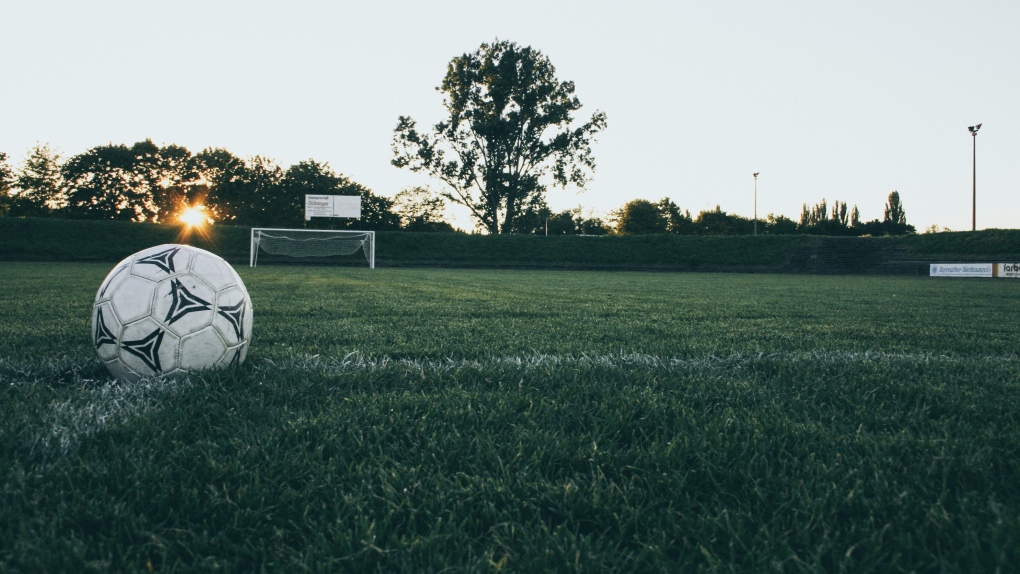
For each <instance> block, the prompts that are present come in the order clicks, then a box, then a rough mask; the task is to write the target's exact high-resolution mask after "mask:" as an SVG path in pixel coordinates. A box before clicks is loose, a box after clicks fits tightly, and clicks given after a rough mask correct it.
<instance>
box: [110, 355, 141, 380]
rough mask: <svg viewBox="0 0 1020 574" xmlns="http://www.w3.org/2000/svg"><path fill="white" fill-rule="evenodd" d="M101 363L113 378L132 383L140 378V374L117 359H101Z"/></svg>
mask: <svg viewBox="0 0 1020 574" xmlns="http://www.w3.org/2000/svg"><path fill="white" fill-rule="evenodd" d="M103 364H104V365H106V370H107V371H110V374H111V375H113V377H114V378H115V379H118V380H121V381H127V382H129V383H134V382H136V381H138V380H139V379H141V378H142V375H140V374H138V373H136V372H134V371H132V370H131V369H129V368H128V367H127V365H125V364H124V363H123V362H121V361H120V360H119V359H114V360H112V361H103Z"/></svg>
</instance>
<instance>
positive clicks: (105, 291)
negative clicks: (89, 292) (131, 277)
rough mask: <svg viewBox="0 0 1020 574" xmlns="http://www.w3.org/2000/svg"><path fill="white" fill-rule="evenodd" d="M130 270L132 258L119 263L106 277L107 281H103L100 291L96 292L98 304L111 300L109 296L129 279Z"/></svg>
mask: <svg viewBox="0 0 1020 574" xmlns="http://www.w3.org/2000/svg"><path fill="white" fill-rule="evenodd" d="M129 269H131V258H130V257H129V258H128V259H125V260H123V261H121V262H120V263H118V264H117V266H116V267H114V268H113V270H112V271H110V273H109V274H108V275H107V276H106V279H103V283H102V284H101V285H100V286H99V291H97V292H96V303H99V302H100V301H108V300H109V296H110V295H111V294H112V293H113V292H114V291H116V290H117V285H119V284H120V283H121V282H122V281H124V279H126V278H127V277H128V270H129Z"/></svg>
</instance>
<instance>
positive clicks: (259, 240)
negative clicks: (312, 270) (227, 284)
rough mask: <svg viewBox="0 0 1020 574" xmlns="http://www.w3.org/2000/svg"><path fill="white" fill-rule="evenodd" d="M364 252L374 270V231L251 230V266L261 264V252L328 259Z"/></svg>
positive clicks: (283, 255)
mask: <svg viewBox="0 0 1020 574" xmlns="http://www.w3.org/2000/svg"><path fill="white" fill-rule="evenodd" d="M358 251H361V252H362V254H363V255H364V257H365V260H366V261H367V262H368V266H369V267H371V268H372V269H375V232H374V231H349V230H337V229H268V228H259V227H254V228H252V230H251V255H250V257H249V262H248V263H249V266H251V267H255V266H256V265H257V264H258V259H259V253H263V254H267V255H276V256H281V257H300V258H305V259H312V258H314V259H315V260H327V259H336V258H345V257H346V258H347V259H350V256H353V255H355V254H357V253H358Z"/></svg>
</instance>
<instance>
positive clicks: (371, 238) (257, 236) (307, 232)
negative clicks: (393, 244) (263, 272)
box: [248, 227, 375, 269]
mask: <svg viewBox="0 0 1020 574" xmlns="http://www.w3.org/2000/svg"><path fill="white" fill-rule="evenodd" d="M272 233H286V234H288V235H291V236H294V235H297V236H298V237H301V236H305V237H301V238H295V237H287V238H286V239H289V240H291V241H296V242H305V241H328V240H329V238H328V237H312V235H315V234H320V235H332V236H344V235H355V236H361V237H367V241H365V242H363V243H362V245H361V247H360V248H358V249H361V250H363V251H364V252H365V258H366V259H368V267H369V268H370V269H375V232H374V231H354V230H351V229H281V228H271V227H252V228H251V253H250V254H249V256H248V266H249V267H255V266H257V265H258V260H259V249H260V248H262V250H263V251H267V252H268V250H267V249H266V248H265V247H263V246H262V241H263V235H265V236H266V237H273V238H274V239H278V237H275V236H273V235H271V234H272ZM358 249H355V250H354V251H351V252H350V254H353V253H357V252H358ZM274 255H286V256H289V257H328V256H329V255H330V254H328V253H307V254H301V253H297V254H290V253H274ZM336 255H339V254H336Z"/></svg>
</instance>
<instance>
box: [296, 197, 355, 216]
mask: <svg viewBox="0 0 1020 574" xmlns="http://www.w3.org/2000/svg"><path fill="white" fill-rule="evenodd" d="M313 217H353V218H355V219H360V218H361V197H360V196H357V195H305V220H306V221H307V220H309V219H311V218H313Z"/></svg>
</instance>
